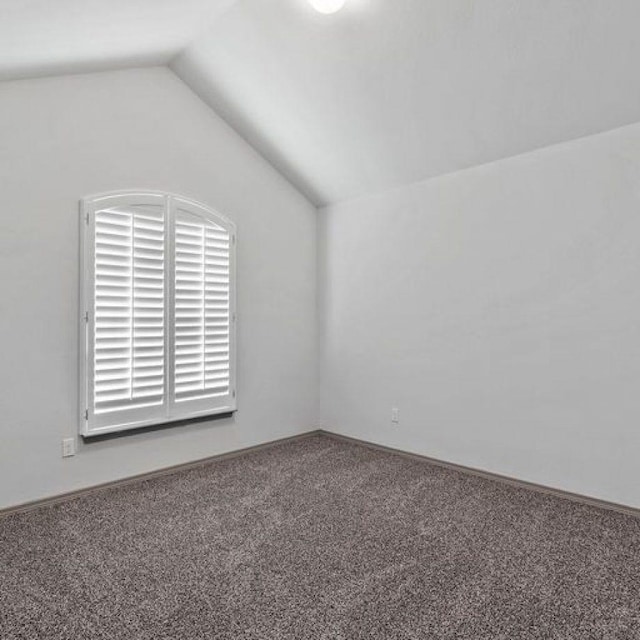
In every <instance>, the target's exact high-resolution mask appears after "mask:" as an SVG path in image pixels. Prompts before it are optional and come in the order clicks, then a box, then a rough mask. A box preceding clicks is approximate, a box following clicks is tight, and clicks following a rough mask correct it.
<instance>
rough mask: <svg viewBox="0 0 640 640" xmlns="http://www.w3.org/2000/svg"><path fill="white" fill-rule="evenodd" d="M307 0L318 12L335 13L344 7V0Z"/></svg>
mask: <svg viewBox="0 0 640 640" xmlns="http://www.w3.org/2000/svg"><path fill="white" fill-rule="evenodd" d="M309 2H310V3H311V6H312V7H313V8H314V9H315V10H316V11H319V12H320V13H335V12H336V11H340V9H342V7H344V3H345V2H346V0H309Z"/></svg>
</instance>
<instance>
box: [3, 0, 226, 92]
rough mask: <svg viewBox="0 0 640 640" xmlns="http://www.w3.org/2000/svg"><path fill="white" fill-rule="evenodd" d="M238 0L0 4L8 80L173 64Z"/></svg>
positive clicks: (24, 0) (14, 0)
mask: <svg viewBox="0 0 640 640" xmlns="http://www.w3.org/2000/svg"><path fill="white" fill-rule="evenodd" d="M232 2H233V0H0V80H7V79H12V78H24V77H30V76H42V75H53V74H65V73H76V72H79V71H93V70H99V69H110V68H117V67H127V66H142V65H153V64H166V63H168V62H169V61H170V60H171V59H172V58H173V57H175V55H176V54H177V53H179V52H180V51H181V50H183V49H184V48H185V47H186V46H187V45H188V44H189V43H191V42H193V40H194V39H195V38H197V36H198V34H200V33H201V32H202V30H203V29H205V28H206V27H207V26H209V25H210V24H211V22H212V21H213V20H214V19H215V17H216V16H217V15H218V14H219V12H221V11H223V10H224V9H226V8H227V7H229V6H230V5H231V4H232Z"/></svg>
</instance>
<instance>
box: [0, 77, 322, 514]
mask: <svg viewBox="0 0 640 640" xmlns="http://www.w3.org/2000/svg"><path fill="white" fill-rule="evenodd" d="M124 188H149V189H160V190H166V191H172V192H176V193H179V194H184V195H187V196H190V197H192V198H195V199H197V200H201V201H203V202H205V203H208V204H210V205H212V206H213V207H215V208H217V209H219V210H220V211H221V212H223V213H224V214H225V215H227V216H229V217H230V218H231V219H233V220H234V221H235V222H236V224H237V227H238V238H239V244H238V319H239V323H238V349H239V352H238V366H239V368H238V396H239V397H238V404H239V411H238V413H237V415H236V416H235V418H233V419H227V420H223V421H216V422H212V423H204V424H194V425H189V426H185V427H179V428H171V429H166V430H162V431H156V432H152V433H145V434H142V435H131V436H128V437H125V438H121V439H116V440H109V441H103V442H99V443H92V444H85V445H82V443H81V444H80V449H79V452H78V455H77V456H76V457H75V458H69V459H64V460H63V459H62V458H61V440H62V438H63V437H65V436H72V435H74V434H75V433H76V432H77V428H78V424H77V397H78V391H77V389H78V368H77V358H78V346H77V345H78V328H77V327H78V323H77V319H78V315H79V310H78V277H79V275H78V253H79V251H78V244H79V240H78V227H79V225H78V200H79V198H81V197H82V196H84V195H87V194H92V193H96V192H101V191H108V190H114V189H124ZM0 211H1V213H0V273H1V276H0V307H1V312H0V335H1V336H2V353H1V363H0V507H5V506H8V505H13V504H18V503H22V502H25V501H28V500H33V499H37V498H41V497H44V496H51V495H55V494H58V493H61V492H65V491H70V490H74V489H78V488H81V487H86V486H90V485H94V484H96V483H101V482H105V481H110V480H113V479H117V478H121V477H125V476H130V475H132V474H137V473H142V472H146V471H150V470H154V469H157V468H161V467H165V466H168V465H173V464H178V463H182V462H185V461H189V460H194V459H199V458H203V457H206V456H209V455H212V454H217V453H221V452H225V451H228V450H233V449H238V448H241V447H246V446H250V445H255V444H258V443H262V442H266V441H269V440H273V439H276V438H280V437H284V436H289V435H292V434H295V433H298V432H301V431H306V430H308V429H310V428H311V427H313V425H314V418H315V406H316V393H315V390H316V375H315V373H316V366H315V364H316V354H315V350H316V298H315V295H316V290H315V282H316V244H315V242H316V216H315V210H314V208H313V207H312V206H311V205H310V204H309V203H308V202H307V201H306V200H305V199H303V198H302V197H301V196H300V195H299V194H298V193H297V192H296V191H294V190H293V188H292V187H291V186H290V185H289V184H288V183H287V182H285V181H284V180H283V179H282V178H281V177H280V176H279V175H278V174H277V173H276V172H275V171H274V170H273V169H272V168H271V167H270V166H269V165H268V164H267V163H266V162H265V161H264V160H263V159H262V158H260V157H259V156H258V155H257V154H256V153H255V152H254V151H252V150H251V149H250V148H249V147H248V145H247V144H246V143H245V142H244V141H242V140H241V139H240V138H239V137H238V136H237V135H236V134H235V133H233V132H232V131H231V129H229V127H227V125H225V124H224V123H223V122H222V121H221V120H220V119H219V118H217V117H216V116H215V115H214V114H213V113H212V112H211V110H210V109H209V108H208V107H207V106H205V105H204V103H202V102H201V101H200V100H199V99H198V98H197V97H196V96H195V95H194V94H193V93H191V91H190V90H189V89H188V88H186V86H185V85H183V83H182V82H181V81H180V80H178V79H177V77H176V76H174V75H173V73H172V72H171V71H169V70H168V69H164V68H156V69H146V70H131V71H124V72H111V73H101V74H92V75H85V76H69V77H60V78H50V79H43V80H25V81H18V82H5V83H1V84H0Z"/></svg>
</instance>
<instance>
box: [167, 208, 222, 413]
mask: <svg viewBox="0 0 640 640" xmlns="http://www.w3.org/2000/svg"><path fill="white" fill-rule="evenodd" d="M174 225H175V235H174V238H175V243H174V251H175V289H174V291H175V294H174V295H175V298H174V299H175V303H174V313H175V316H174V324H173V326H174V352H175V367H174V393H173V397H174V401H175V403H176V404H180V403H185V404H186V403H190V404H191V405H193V406H194V407H197V406H199V405H201V404H203V403H206V404H211V403H212V402H215V403H220V404H222V405H225V404H227V403H228V402H229V397H230V394H232V390H231V386H232V379H231V351H230V346H231V329H232V317H231V313H232V312H231V251H232V242H233V238H232V233H230V230H229V229H228V228H225V226H222V224H220V223H216V222H215V221H214V220H213V219H212V218H211V217H210V215H209V214H208V212H207V211H206V210H203V209H201V208H200V207H199V206H198V205H193V204H190V203H188V202H185V201H181V200H176V202H175V208H174Z"/></svg>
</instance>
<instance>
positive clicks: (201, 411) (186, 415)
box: [79, 190, 237, 437]
mask: <svg viewBox="0 0 640 640" xmlns="http://www.w3.org/2000/svg"><path fill="white" fill-rule="evenodd" d="M113 211H115V212H116V215H118V214H119V213H120V211H123V212H125V213H124V214H123V215H125V216H126V213H127V212H129V213H130V214H131V216H132V217H131V223H130V225H131V229H133V228H134V222H133V221H134V220H139V217H138V216H140V219H143V220H144V216H145V215H146V214H145V213H144V212H145V211H153V216H156V215H158V216H159V219H161V220H162V224H163V227H164V229H163V240H162V243H161V244H162V247H163V248H164V255H163V260H162V262H163V264H164V272H163V274H164V275H163V276H161V277H162V281H163V314H162V315H163V318H164V320H163V327H164V332H163V338H162V342H163V345H164V346H163V356H162V359H163V362H164V364H163V382H162V400H161V402H159V403H158V402H157V401H156V402H155V404H151V405H149V406H140V404H141V403H138V404H135V402H133V404H132V405H131V406H129V405H126V403H125V405H126V406H125V405H123V406H122V407H116V409H113V410H112V409H109V410H108V411H101V410H100V409H99V408H98V405H99V403H97V402H96V394H95V393H94V392H95V389H96V322H97V319H96V316H97V315H99V313H100V312H99V307H98V306H97V305H96V268H97V266H96V265H97V264H98V263H97V262H96V255H97V254H96V229H97V228H99V229H104V228H105V227H104V223H103V222H98V227H97V226H96V219H97V216H103V217H104V214H105V213H106V214H107V215H111V213H110V212H113ZM136 211H137V212H142V213H135V212H136ZM80 212H81V217H80V222H81V233H80V237H81V262H82V264H81V286H80V289H81V291H80V311H81V313H80V376H79V378H80V395H79V409H80V429H79V430H80V433H81V435H83V436H85V437H90V436H95V435H101V434H106V433H111V432H116V431H125V430H129V429H137V428H140V427H145V426H151V425H157V424H163V423H169V422H174V421H183V420H188V419H190V418H195V417H201V416H207V415H212V416H213V415H218V414H225V413H231V412H233V411H235V410H236V409H237V393H236V243H237V240H236V228H235V225H234V223H233V222H231V221H230V220H229V219H228V218H226V217H224V216H222V215H220V214H219V213H218V212H216V211H215V210H214V209H212V208H211V207H208V206H206V205H204V204H202V203H200V202H197V201H195V200H193V199H190V198H186V197H184V196H180V195H176V194H173V193H166V192H158V191H149V190H127V191H117V192H110V193H103V194H98V195H93V196H88V197H85V198H83V199H82V200H81V202H80ZM131 212H133V213H131ZM200 223H201V224H202V228H203V229H204V230H205V231H203V235H202V237H203V243H205V244H203V247H204V246H205V245H206V250H205V249H204V248H203V249H202V261H203V269H202V272H203V276H204V275H206V274H205V271H206V272H208V271H209V268H208V267H209V249H210V248H211V246H212V252H213V253H214V254H215V255H214V262H215V264H213V265H212V269H213V270H216V269H222V270H223V271H228V280H227V284H228V299H227V304H226V305H225V309H224V314H225V316H226V317H227V320H228V324H227V328H228V336H227V339H228V352H226V356H225V358H226V360H224V362H223V363H219V362H216V363H215V364H216V365H219V366H218V367H217V368H218V369H223V372H222V373H225V372H226V373H227V374H228V375H227V377H226V378H225V381H224V382H225V383H226V382H228V384H225V388H224V389H223V390H222V391H221V390H220V389H217V390H215V393H214V391H213V390H212V391H211V392H209V391H208V390H207V389H203V390H202V393H199V392H197V391H194V392H193V394H195V395H193V396H192V395H189V393H191V392H183V395H182V396H180V389H179V388H178V387H179V386H180V385H178V387H176V381H178V382H182V379H177V378H176V375H177V374H176V347H178V348H180V345H179V342H180V338H181V337H183V336H181V335H179V334H178V331H179V325H180V323H179V322H176V315H177V314H179V313H180V311H177V310H176V309H177V306H176V305H177V304H179V302H180V300H179V299H180V298H184V296H180V295H178V300H176V291H178V293H179V294H180V293H184V289H180V287H182V286H183V285H181V284H179V281H178V280H176V264H177V263H178V262H179V260H180V258H178V255H179V253H181V252H180V251H179V250H180V247H179V246H177V241H176V232H177V230H178V232H179V233H182V235H181V236H180V237H182V238H183V239H184V238H185V237H187V236H185V235H184V230H185V228H186V229H187V233H188V228H189V227H190V226H191V225H192V224H193V225H196V226H197V225H198V224H200ZM158 224H159V223H158ZM185 225H186V227H185ZM180 229H181V230H182V231H180ZM129 233H130V237H131V238H133V237H134V236H135V233H136V232H135V231H130V232H129ZM107 235H108V234H107ZM140 235H143V234H140ZM209 236H213V241H210V240H208V239H205V237H206V238H209ZM101 237H102V236H101ZM225 237H226V238H228V243H227V244H228V255H227V256H226V258H227V261H228V270H227V269H224V268H223V267H220V266H219V261H218V260H217V258H218V257H219V256H218V252H220V251H222V253H223V255H222V258H220V259H221V260H222V264H224V262H225V254H226V253H227V250H226V249H219V248H218V247H219V246H222V247H224V246H225V242H224V241H223V242H221V243H220V242H219V241H220V240H224V238H225ZM187 239H188V237H187ZM98 242H99V244H100V245H101V246H104V243H103V242H102V241H100V240H99V241H98ZM156 242H159V241H156ZM131 243H132V247H133V243H134V241H133V240H131ZM157 246H160V245H157ZM186 246H187V248H188V246H189V245H186ZM182 248H184V247H182ZM116 249H117V248H116ZM142 251H143V252H144V249H142ZM131 252H132V253H131V256H130V257H129V260H130V264H131V269H132V275H131V286H130V288H129V289H130V290H131V291H134V290H135V288H134V287H133V283H134V282H135V280H134V275H133V274H134V266H133V265H134V260H135V258H134V257H133V256H134V254H133V248H132V249H131ZM156 253H158V252H157V251H156ZM135 255H137V254H135ZM205 256H206V260H205ZM187 257H189V256H187ZM187 266H191V265H187ZM205 266H206V267H207V268H206V269H205ZM98 268H101V267H98ZM214 275H218V274H217V273H216V274H214ZM226 277H227V276H225V278H226ZM207 282H208V278H203V285H202V286H203V294H202V296H203V298H202V307H203V320H202V323H203V324H202V328H203V332H204V331H205V326H207V325H208V324H220V323H207V322H206V320H207V318H206V313H207V311H206V310H205V308H207V307H208V306H220V305H208V304H207V303H208V302H209V301H210V298H211V295H210V292H209V291H208V289H205V287H207V286H208V284H205V283H207ZM214 284H221V283H219V282H217V281H216V282H215V283H214ZM222 284H224V283H222ZM218 288H220V287H218ZM223 288H224V287H223ZM213 293H217V292H213ZM133 299H134V298H133V294H132V300H133ZM214 302H215V301H214ZM221 304H222V305H224V303H221ZM134 307H135V303H134V302H131V308H134ZM216 311H218V309H216ZM132 314H133V312H132ZM136 317H137V316H136ZM216 319H219V318H216ZM134 324H135V322H134V319H133V315H132V316H131V321H130V326H134ZM101 326H102V327H104V323H103V324H102V325H101ZM214 328H216V329H219V328H220V327H217V326H216V327H214ZM100 331H102V329H100ZM103 333H104V332H103ZM100 335H103V334H100ZM132 335H133V334H132ZM177 335H178V340H176V336H177ZM208 337H209V336H208V334H207V335H206V336H205V335H203V337H202V349H208V348H209V347H208V346H206V347H205V343H206V344H208ZM214 337H216V338H217V337H218V336H214ZM214 342H215V341H214ZM129 344H130V347H129V352H130V354H133V353H134V345H133V338H131V339H130V342H129ZM202 357H203V361H204V360H207V358H206V356H205V352H204V351H203V356H202ZM129 359H130V361H131V364H130V378H131V377H133V376H134V373H133V372H134V369H135V365H134V363H135V356H134V355H130V356H129ZM219 359H220V358H215V360H219ZM227 365H228V369H226V370H225V369H224V367H225V366H227ZM203 366H204V365H203ZM178 373H180V372H178ZM215 373H217V372H215ZM202 375H203V380H204V376H205V373H203V374H202ZM207 375H209V373H208V372H207ZM102 377H104V376H102ZM203 384H204V383H203ZM182 387H183V388H185V385H184V384H183V385H182ZM115 402H118V401H115ZM123 402H124V401H123ZM130 402H131V401H130ZM142 404H144V403H142Z"/></svg>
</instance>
